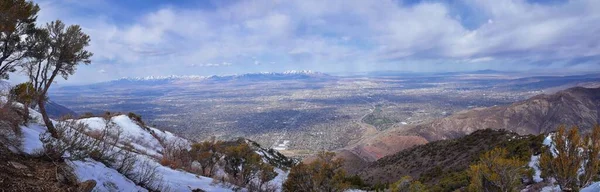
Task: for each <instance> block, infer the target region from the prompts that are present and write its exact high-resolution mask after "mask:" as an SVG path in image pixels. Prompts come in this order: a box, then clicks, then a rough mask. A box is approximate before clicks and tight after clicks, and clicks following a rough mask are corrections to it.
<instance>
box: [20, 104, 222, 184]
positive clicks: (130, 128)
mask: <svg viewBox="0 0 600 192" xmlns="http://www.w3.org/2000/svg"><path fill="white" fill-rule="evenodd" d="M32 116H33V117H34V118H35V117H40V116H39V113H37V112H35V111H33V110H32ZM40 120H41V118H40ZM79 121H80V122H82V123H85V124H87V125H88V126H89V127H90V129H92V130H100V129H103V128H104V125H105V124H104V119H102V118H99V117H93V118H86V119H81V120H79ZM113 121H114V122H115V123H116V124H117V125H118V126H119V127H121V128H123V130H124V134H123V136H125V137H126V138H128V139H131V141H133V142H139V141H145V144H144V145H140V144H137V143H132V145H134V147H136V148H139V149H145V150H149V151H153V150H156V149H157V148H160V149H161V150H162V146H160V143H159V142H158V140H157V139H156V138H154V136H152V135H151V134H150V133H149V132H148V131H147V130H145V129H143V128H141V127H140V126H139V125H137V124H135V123H134V122H133V121H131V120H130V119H129V118H128V117H127V116H125V115H120V116H116V117H113ZM21 129H22V130H23V140H22V141H23V147H22V148H23V149H22V151H23V152H24V153H27V154H32V153H33V152H35V151H36V150H41V149H43V143H42V142H41V141H40V134H42V133H45V132H46V130H47V129H46V127H45V126H44V125H41V124H38V123H30V124H28V125H27V126H21ZM152 131H154V132H156V133H157V134H159V136H164V137H165V138H167V139H181V138H178V137H177V136H175V135H173V134H172V133H169V132H163V131H160V130H158V129H155V128H152ZM149 143H150V147H152V149H150V148H148V144H149ZM154 152H156V151H154ZM136 158H137V159H138V162H142V161H147V162H148V163H150V165H151V166H154V167H157V169H156V170H157V172H158V174H159V175H160V176H161V177H162V181H163V182H162V183H163V185H165V186H166V187H167V189H169V190H170V191H191V190H192V189H202V190H204V191H217V192H219V191H232V190H231V189H229V188H227V187H226V186H222V185H221V184H215V183H213V179H212V178H208V177H202V176H198V175H195V174H191V173H188V172H185V171H180V170H173V169H171V168H169V167H165V166H162V165H160V164H159V163H158V162H157V161H156V160H155V159H153V158H151V157H148V156H145V155H141V154H138V155H136ZM67 165H69V166H70V167H72V168H73V172H74V174H75V175H76V176H77V178H78V179H79V181H81V182H83V181H86V180H89V179H93V180H95V181H96V182H97V184H96V187H95V188H94V189H95V191H110V192H112V191H147V190H146V189H144V188H142V187H140V186H137V185H136V184H135V183H134V182H132V181H131V180H129V179H127V178H126V177H125V176H123V175H122V174H120V173H119V172H117V171H116V170H115V169H112V168H110V167H107V166H105V165H104V164H102V163H100V162H97V161H94V160H92V159H86V160H85V161H67ZM136 168H137V169H139V168H140V166H136ZM135 171H138V172H141V171H142V170H135Z"/></svg>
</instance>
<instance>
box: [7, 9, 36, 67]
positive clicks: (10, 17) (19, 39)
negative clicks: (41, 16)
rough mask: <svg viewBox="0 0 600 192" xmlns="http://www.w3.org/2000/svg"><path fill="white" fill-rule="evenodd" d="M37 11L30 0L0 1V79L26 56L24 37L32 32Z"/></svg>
mask: <svg viewBox="0 0 600 192" xmlns="http://www.w3.org/2000/svg"><path fill="white" fill-rule="evenodd" d="M39 11H40V8H39V7H38V5H37V4H34V3H33V2H30V1H25V0H2V1H0V79H8V73H10V72H14V71H15V70H16V69H15V66H17V64H19V62H20V61H21V60H22V59H24V58H25V57H26V56H27V54H26V51H27V49H28V46H27V44H26V42H25V39H24V37H26V36H29V35H31V34H32V33H33V31H34V29H35V20H36V19H37V13H38V12H39Z"/></svg>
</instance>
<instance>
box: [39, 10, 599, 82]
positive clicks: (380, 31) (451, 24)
mask: <svg viewBox="0 0 600 192" xmlns="http://www.w3.org/2000/svg"><path fill="white" fill-rule="evenodd" d="M463 2H464V3H465V4H467V5H468V6H469V7H470V8H471V9H473V10H477V12H475V13H473V14H477V15H478V16H480V17H482V18H485V19H484V20H482V22H481V23H480V24H479V25H477V26H476V27H471V28H468V27H465V24H464V23H462V22H461V20H460V19H461V18H464V17H465V16H460V15H459V16H455V14H456V13H455V12H457V10H455V8H453V7H451V6H450V5H448V4H444V3H443V1H440V2H437V3H436V2H429V1H426V2H422V3H418V4H416V5H410V6H408V5H403V4H401V3H397V2H396V1H392V0H384V1H362V0H330V1H326V2H323V1H316V0H293V1H272V0H258V1H239V2H235V3H230V4H226V5H223V6H217V8H216V9H206V8H202V9H200V8H194V7H177V6H162V7H158V8H156V9H155V10H152V11H150V12H143V13H139V14H137V16H136V17H134V18H129V19H127V20H126V21H124V22H121V21H120V20H119V19H115V18H111V17H110V15H102V11H99V13H97V14H81V12H80V11H77V10H75V9H76V7H75V8H71V7H70V6H67V5H69V3H75V2H61V3H55V2H49V1H41V2H40V6H41V8H42V12H41V13H40V20H41V21H49V20H53V19H56V18H61V19H63V20H65V21H66V22H67V23H77V24H81V25H82V27H83V28H84V30H85V31H86V32H87V33H88V34H90V36H91V37H92V43H91V46H90V50H91V51H92V52H94V53H95V55H94V58H93V60H94V64H93V65H97V64H99V65H107V66H110V67H111V71H113V69H114V71H116V72H115V74H111V75H115V77H121V76H143V75H170V74H176V73H214V72H228V73H243V72H248V71H247V70H265V69H266V70H269V68H264V67H267V65H260V66H259V65H256V64H260V62H259V60H263V61H265V60H266V61H275V62H277V63H279V64H281V65H276V66H275V65H268V67H280V68H271V69H270V70H275V71H283V70H288V69H295V68H306V67H311V66H317V67H318V68H319V69H324V70H325V71H336V70H376V69H382V68H381V67H382V66H385V67H388V68H391V69H398V68H405V67H404V66H402V67H399V65H418V64H417V63H421V62H429V61H435V62H436V63H452V64H451V65H455V67H460V63H458V64H457V63H456V62H448V61H464V62H467V63H470V62H473V63H486V62H493V61H495V60H503V61H513V63H512V64H513V65H514V64H516V63H518V64H521V63H522V62H526V61H528V62H530V61H536V60H540V59H569V58H577V57H582V56H595V55H600V39H599V38H597V37H598V36H597V34H598V33H600V25H597V24H598V23H600V1H596V0H579V1H568V2H565V3H561V4H557V5H540V4H530V3H528V2H527V1H525V0H517V1H479V0H463ZM104 3H106V2H104ZM104 3H103V2H95V4H94V5H97V6H98V7H99V9H107V10H108V8H110V6H106V5H104V6H101V5H102V4H104ZM79 4H85V3H81V2H79ZM90 6H91V5H90ZM107 7H108V8H107ZM133 11H135V10H133ZM461 11H464V10H458V12H461ZM109 13H112V12H110V11H107V14H109ZM467 16H468V15H467ZM444 60H445V61H447V62H444ZM223 61H228V62H232V63H237V64H238V65H231V64H230V63H228V64H225V63H223ZM248 61H251V62H248ZM199 63H202V64H199ZM243 65H254V66H253V67H244V66H243ZM440 65H441V64H440ZM446 65H450V64H446ZM505 65H511V63H507V64H505ZM189 66H206V67H208V66H210V67H212V68H211V69H210V70H197V71H194V70H186V67H189ZM216 66H229V67H227V70H233V71H217V70H221V69H223V68H221V67H216ZM408 68H410V67H408ZM413 68H414V67H413ZM417 68H418V67H417ZM444 68H452V67H444ZM80 70H83V72H82V73H86V71H85V70H86V69H85V67H81V68H80ZM211 70H214V71H211ZM91 72H97V69H96V70H94V71H90V72H89V73H91ZM78 73H79V72H78ZM77 75H78V74H77ZM77 75H76V76H77ZM83 77H85V76H82V77H81V78H80V79H85V78H83ZM75 78H77V77H75ZM106 78H110V76H108V74H107V76H106Z"/></svg>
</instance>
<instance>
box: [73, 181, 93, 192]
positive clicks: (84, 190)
mask: <svg viewBox="0 0 600 192" xmlns="http://www.w3.org/2000/svg"><path fill="white" fill-rule="evenodd" d="M94 187H96V181H94V180H91V179H90V180H87V181H84V182H81V183H79V184H77V191H79V192H90V191H92V190H94Z"/></svg>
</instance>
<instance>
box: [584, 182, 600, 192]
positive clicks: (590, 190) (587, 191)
mask: <svg viewBox="0 0 600 192" xmlns="http://www.w3.org/2000/svg"><path fill="white" fill-rule="evenodd" d="M598 191H600V182H596V183H592V184H591V185H590V186H587V187H586V188H583V189H581V192H598Z"/></svg>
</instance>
